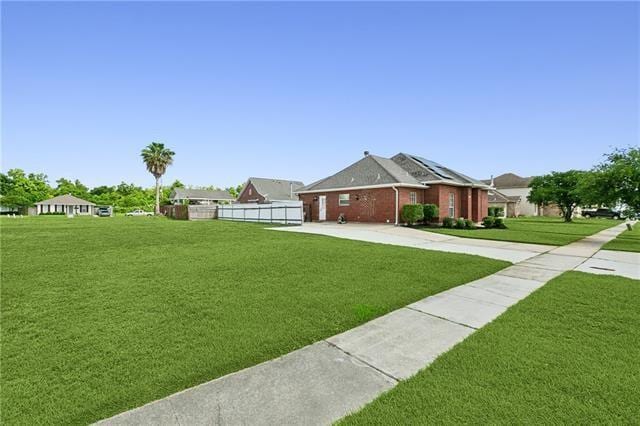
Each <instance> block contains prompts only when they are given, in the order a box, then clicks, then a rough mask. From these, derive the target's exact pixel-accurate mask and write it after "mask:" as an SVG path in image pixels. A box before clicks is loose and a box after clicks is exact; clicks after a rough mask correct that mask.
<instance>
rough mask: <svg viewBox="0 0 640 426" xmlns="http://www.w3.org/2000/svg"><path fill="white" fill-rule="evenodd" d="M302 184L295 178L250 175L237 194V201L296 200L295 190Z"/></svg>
mask: <svg viewBox="0 0 640 426" xmlns="http://www.w3.org/2000/svg"><path fill="white" fill-rule="evenodd" d="M303 186H304V183H302V182H299V181H297V180H284V179H269V178H257V177H250V178H249V179H247V183H246V184H245V185H244V188H242V192H241V193H240V195H238V202H239V203H277V202H286V201H297V200H298V196H297V195H296V191H297V190H298V189H300V188H302V187H303Z"/></svg>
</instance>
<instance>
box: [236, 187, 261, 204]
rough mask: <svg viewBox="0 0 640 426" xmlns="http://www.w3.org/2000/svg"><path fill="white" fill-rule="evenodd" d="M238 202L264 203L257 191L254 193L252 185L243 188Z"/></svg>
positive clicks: (254, 188) (254, 189)
mask: <svg viewBox="0 0 640 426" xmlns="http://www.w3.org/2000/svg"><path fill="white" fill-rule="evenodd" d="M256 199H257V201H256ZM238 202H239V203H255V202H258V203H262V202H264V197H263V196H262V195H260V194H258V191H256V187H255V186H253V184H252V183H249V184H248V185H247V186H245V187H244V189H243V190H242V192H241V193H240V195H239V196H238Z"/></svg>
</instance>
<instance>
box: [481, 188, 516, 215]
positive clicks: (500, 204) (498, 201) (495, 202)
mask: <svg viewBox="0 0 640 426" xmlns="http://www.w3.org/2000/svg"><path fill="white" fill-rule="evenodd" d="M491 207H497V208H500V209H502V217H517V216H518V215H519V214H520V197H519V196H517V195H514V196H511V197H509V196H507V195H504V194H503V193H502V192H500V191H498V190H497V189H490V190H489V208H491Z"/></svg>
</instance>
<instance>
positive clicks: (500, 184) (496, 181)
mask: <svg viewBox="0 0 640 426" xmlns="http://www.w3.org/2000/svg"><path fill="white" fill-rule="evenodd" d="M532 179H533V176H529V177H522V176H518V175H517V174H515V173H504V174H501V175H500V176H496V177H494V178H493V185H494V186H495V187H496V189H504V188H527V187H528V186H529V183H531V180H532ZM483 182H484V183H486V184H487V185H491V179H484V180H483Z"/></svg>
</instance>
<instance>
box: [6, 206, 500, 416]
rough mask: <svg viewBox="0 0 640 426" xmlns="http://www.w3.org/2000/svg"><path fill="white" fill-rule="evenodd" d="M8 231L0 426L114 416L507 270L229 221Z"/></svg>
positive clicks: (50, 223)
mask: <svg viewBox="0 0 640 426" xmlns="http://www.w3.org/2000/svg"><path fill="white" fill-rule="evenodd" d="M0 226H1V229H0V231H1V243H2V252H1V258H0V260H1V261H2V269H1V277H0V278H1V280H2V288H1V292H2V293H1V316H0V320H1V322H2V336H1V345H2V352H1V355H0V361H1V364H0V369H1V383H0V384H1V387H2V394H1V397H0V398H1V400H0V403H1V406H0V410H1V411H0V412H1V414H2V419H1V420H2V421H1V422H2V423H3V424H45V423H47V424H69V423H72V424H78V423H88V422H91V421H95V420H98V419H101V418H104V417H108V416H111V415H113V414H116V413H118V412H121V411H124V410H127V409H130V408H133V407H136V406H139V405H142V404H144V403H147V402H149V401H151V400H154V399H157V398H161V397H163V396H166V395H169V394H171V393H173V392H176V391H179V390H181V389H184V388H186V387H189V386H193V385H196V384H198V383H202V382H205V381H207V380H211V379H213V378H216V377H220V376H222V375H224V374H227V373H230V372H233V371H237V370H239V369H242V368H245V367H248V366H251V365H255V364H257V363H260V362H262V361H265V360H268V359H272V358H275V357H277V356H279V355H282V354H285V353H287V352H290V351H292V350H294V349H297V348H300V347H302V346H305V345H308V344H310V343H312V342H315V341H318V340H320V339H323V338H326V337H328V336H331V335H334V334H336V333H340V332H342V331H344V330H347V329H350V328H353V327H355V326H357V325H359V324H361V323H363V322H365V321H368V320H370V319H372V318H374V317H376V316H379V315H382V314H384V313H386V312H389V311H391V310H394V309H397V308H400V307H401V306H404V305H406V304H408V303H411V302H413V301H416V300H418V299H421V298H423V297H426V296H428V295H431V294H434V293H437V292H440V291H443V290H445V289H448V288H450V287H453V286H456V285H458V284H462V283H465V282H468V281H471V280H474V279H477V278H479V277H482V276H485V275H488V274H490V273H493V272H495V271H497V270H499V269H501V268H504V267H505V266H507V265H508V263H507V262H501V261H495V260H490V259H485V258H481V257H477V256H467V255H457V254H449V253H438V252H431V251H425V250H418V249H410V248H403V247H396V246H390V245H378V244H369V243H363V242H356V241H349V240H344V239H336V238H329V237H322V236H317V235H305V234H294V233H287V232H277V231H269V230H265V229H263V226H261V225H257V224H242V223H231V222H222V221H202V222H186V221H171V220H168V219H164V218H146V217H141V218H125V217H117V218H74V219H67V218H65V217H36V218H24V219H7V218H3V219H2V220H1V221H0Z"/></svg>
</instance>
